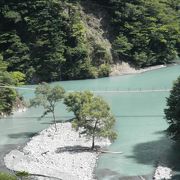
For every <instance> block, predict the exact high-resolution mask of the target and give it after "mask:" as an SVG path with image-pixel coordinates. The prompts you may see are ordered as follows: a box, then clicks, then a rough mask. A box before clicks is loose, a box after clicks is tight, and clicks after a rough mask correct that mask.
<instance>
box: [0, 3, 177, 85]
mask: <svg viewBox="0 0 180 180" xmlns="http://www.w3.org/2000/svg"><path fill="white" fill-rule="evenodd" d="M83 2H84V1H83V0H82V1H80V0H34V1H30V0H26V1H25V0H17V1H16V2H15V1H11V0H2V1H1V2H0V53H1V56H2V57H3V59H4V61H5V62H6V63H8V67H7V70H8V71H9V72H12V71H20V72H21V73H24V74H25V76H26V81H27V82H29V83H36V82H40V81H47V82H49V81H55V80H61V79H62V80H67V79H85V78H96V77H101V76H108V74H109V72H110V66H109V65H110V64H111V63H113V61H112V60H111V58H110V57H109V56H108V54H107V52H106V49H105V48H104V47H103V45H101V44H95V43H94V44H93V42H91V43H89V41H90V38H89V37H87V35H86V31H87V30H86V27H85V25H84V22H83V20H82V19H83V17H82V14H81V13H80V8H79V7H80V6H81V4H83ZM85 2H86V1H85ZM88 2H89V1H88ZM91 2H92V3H98V4H99V6H100V7H101V8H104V9H105V10H106V11H107V13H108V15H109V17H110V19H111V20H110V23H111V26H112V31H111V38H110V42H111V43H112V50H111V51H112V54H113V57H114V58H113V59H114V61H115V60H116V61H117V60H119V61H127V62H129V63H130V64H132V65H134V66H135V67H146V66H150V65H157V64H166V63H170V62H172V61H173V60H174V59H175V58H177V56H178V52H179V49H180V42H179V41H180V22H179V21H180V18H179V15H180V11H179V0H163V1H162V0H161V1H160V0H150V1H145V0H133V1H131V0H121V1H120V0H94V1H91ZM98 10H99V9H98V6H97V11H98ZM92 47H93V48H92Z"/></svg>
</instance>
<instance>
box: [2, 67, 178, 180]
mask: <svg viewBox="0 0 180 180" xmlns="http://www.w3.org/2000/svg"><path fill="white" fill-rule="evenodd" d="M179 75H180V66H179V65H176V66H170V67H167V68H163V69H158V70H153V71H149V72H146V73H142V74H133V75H125V76H117V77H108V78H102V79H95V80H78V81H63V82H56V83H52V85H54V84H61V85H62V86H63V87H64V88H65V89H66V90H78V91H79V90H94V91H102V92H99V93H97V94H98V95H100V96H102V97H103V98H104V99H106V100H107V102H108V103H109V104H110V106H111V108H112V112H113V114H114V115H115V117H116V120H117V122H116V125H115V129H116V131H117V133H118V139H117V140H116V141H115V142H114V143H113V144H112V145H111V146H110V147H109V149H110V150H113V151H121V152H123V154H102V155H101V156H100V158H99V160H98V162H97V168H96V170H95V173H96V176H97V178H98V179H100V180H118V179H136V178H137V179H138V175H144V176H146V179H152V173H153V172H154V168H155V166H156V165H157V164H163V165H166V166H168V167H170V168H172V169H173V171H174V174H175V176H174V179H180V175H178V174H180V153H179V152H180V146H179V145H178V144H175V143H174V142H172V141H171V140H170V139H168V137H167V136H166V135H165V132H164V131H165V130H166V128H167V127H168V124H167V123H166V120H165V119H164V113H163V109H164V108H165V107H166V97H168V95H169V92H138V93H133V92H126V93H119V92H110V91H111V90H113V91H118V90H127V91H130V90H140V91H143V90H147V89H170V88H171V87H172V83H173V81H174V80H175V79H176V78H177V77H178V76H179ZM27 87H30V88H35V86H27ZM104 91H107V92H104ZM108 91H109V92H108ZM19 92H20V93H21V94H22V95H23V96H24V97H25V99H26V100H28V99H29V98H31V97H33V95H34V94H33V90H19ZM41 113H42V109H41V108H36V109H35V108H31V109H28V110H27V111H26V112H23V113H18V112H16V113H15V114H14V115H12V116H11V117H7V118H5V119H1V120H0V170H6V169H5V167H4V165H3V156H4V155H5V154H6V153H7V152H9V151H10V150H11V149H14V148H16V147H18V146H21V145H23V144H24V143H25V142H27V141H28V140H29V138H30V137H32V136H33V135H34V134H36V133H37V132H39V131H40V130H42V129H44V128H46V127H48V126H49V124H51V123H52V118H51V117H46V118H44V119H43V120H41V121H39V120H38V117H39V116H41ZM56 116H57V117H58V119H59V120H66V119H69V118H71V117H72V114H71V113H68V112H67V111H66V109H65V107H64V106H63V105H62V104H59V105H58V107H57V109H56Z"/></svg>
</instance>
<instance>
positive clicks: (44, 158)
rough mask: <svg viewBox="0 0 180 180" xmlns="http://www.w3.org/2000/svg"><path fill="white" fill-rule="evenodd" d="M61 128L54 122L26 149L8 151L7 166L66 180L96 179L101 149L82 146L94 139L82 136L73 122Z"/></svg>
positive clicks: (105, 141)
mask: <svg viewBox="0 0 180 180" xmlns="http://www.w3.org/2000/svg"><path fill="white" fill-rule="evenodd" d="M57 129H58V131H57V132H55V130H54V126H53V125H52V126H50V127H49V128H48V129H45V130H43V131H42V132H40V134H39V135H37V136H34V137H33V138H32V139H31V140H30V141H29V142H28V143H27V145H26V146H25V147H24V148H23V150H22V151H19V150H13V151H11V152H10V153H9V154H7V155H6V156H5V157H4V162H5V165H6V166H7V168H9V169H11V170H15V171H26V172H29V173H30V174H41V175H45V176H50V177H54V178H59V179H63V180H93V179H94V168H95V166H96V160H97V158H98V155H99V153H97V152H94V151H93V152H92V151H89V150H86V149H84V150H82V148H81V147H91V141H90V140H88V139H87V138H85V137H79V133H78V132H76V131H74V130H73V129H72V127H71V123H59V124H57ZM109 144H110V142H109V140H104V139H103V140H98V142H97V141H96V145H99V146H101V147H103V146H107V145H109ZM39 179H42V178H39ZM45 179H48V178H45Z"/></svg>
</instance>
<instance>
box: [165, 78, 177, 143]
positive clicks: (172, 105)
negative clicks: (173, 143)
mask: <svg viewBox="0 0 180 180" xmlns="http://www.w3.org/2000/svg"><path fill="white" fill-rule="evenodd" d="M164 111H165V115H166V119H167V122H168V123H169V125H170V126H169V128H168V129H167V131H168V134H169V135H170V137H171V138H172V139H174V140H178V141H179V140H180V77H179V78H178V79H177V80H176V81H175V82H174V85H173V88H172V90H171V93H170V96H169V98H167V109H165V110H164Z"/></svg>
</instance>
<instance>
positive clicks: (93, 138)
mask: <svg viewBox="0 0 180 180" xmlns="http://www.w3.org/2000/svg"><path fill="white" fill-rule="evenodd" d="M94 141H95V135H94V134H93V137H92V146H91V149H92V150H93V149H94V146H95V144H94Z"/></svg>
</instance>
